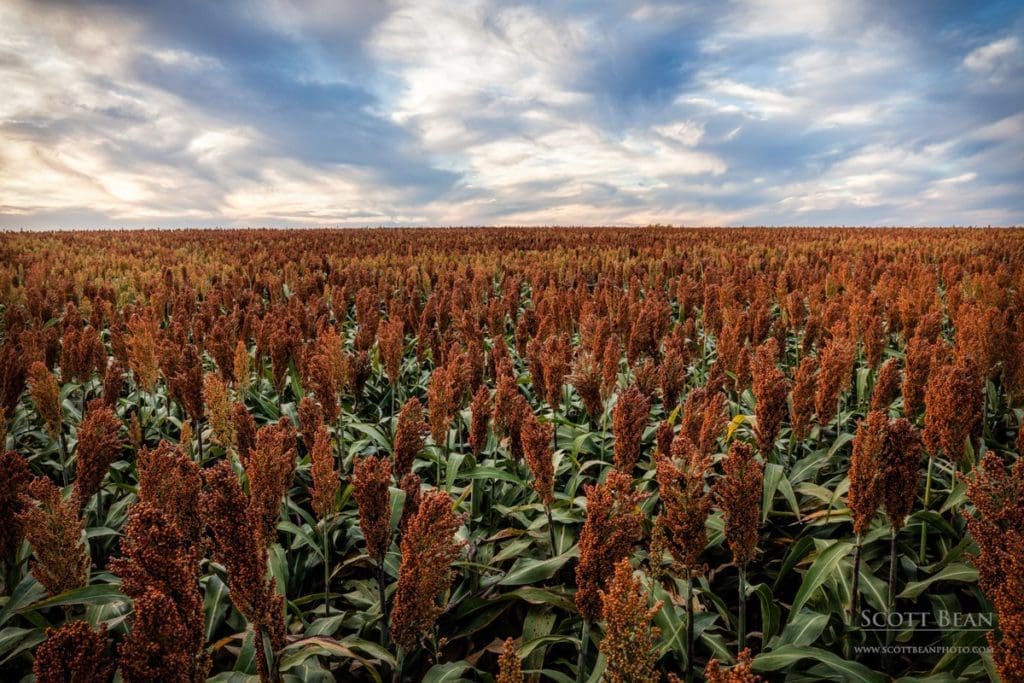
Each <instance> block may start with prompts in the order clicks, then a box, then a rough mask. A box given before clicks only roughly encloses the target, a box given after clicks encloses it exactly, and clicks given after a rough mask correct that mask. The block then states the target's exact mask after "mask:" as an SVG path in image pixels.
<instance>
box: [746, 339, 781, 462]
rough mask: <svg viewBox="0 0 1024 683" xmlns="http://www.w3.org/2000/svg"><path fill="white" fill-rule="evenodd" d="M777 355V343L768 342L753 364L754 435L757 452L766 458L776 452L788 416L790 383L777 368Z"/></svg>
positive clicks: (761, 348)
mask: <svg viewBox="0 0 1024 683" xmlns="http://www.w3.org/2000/svg"><path fill="white" fill-rule="evenodd" d="M778 356H779V345H778V342H776V341H775V339H774V338H772V339H768V340H767V341H766V342H764V343H763V344H762V345H761V346H759V347H757V350H756V351H755V352H754V362H753V364H752V365H751V374H752V375H753V380H754V398H755V399H756V403H755V406H754V414H755V417H756V419H757V427H756V428H755V430H754V435H755V436H756V438H757V447H758V450H760V451H761V454H762V456H763V457H765V458H766V459H767V458H768V457H769V455H770V454H771V453H772V451H773V450H774V449H775V439H777V438H778V436H779V430H780V429H781V428H782V421H783V419H784V418H785V417H786V412H787V406H786V398H787V396H788V395H789V382H788V381H787V380H786V376H785V375H784V374H783V373H782V371H781V370H779V369H778V368H777V367H776V365H775V361H776V359H777V358H778Z"/></svg>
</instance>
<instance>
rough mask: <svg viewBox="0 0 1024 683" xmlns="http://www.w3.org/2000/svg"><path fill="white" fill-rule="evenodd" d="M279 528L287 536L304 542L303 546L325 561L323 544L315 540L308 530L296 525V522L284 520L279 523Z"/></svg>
mask: <svg viewBox="0 0 1024 683" xmlns="http://www.w3.org/2000/svg"><path fill="white" fill-rule="evenodd" d="M277 528H278V530H279V531H283V532H285V533H287V534H291V535H292V536H295V537H296V538H298V539H299V540H300V541H302V544H301V545H305V546H308V547H309V548H311V549H312V550H313V552H315V553H316V556H317V557H319V558H320V559H321V560H322V559H324V551H323V548H321V547H320V546H321V543H320V542H319V541H317V540H316V539H315V538H313V536H312V534H310V533H309V531H307V530H306V529H303V528H302V527H300V526H298V525H296V524H295V523H294V522H289V521H288V520H282V521H280V522H278V523H277ZM300 547H301V546H300Z"/></svg>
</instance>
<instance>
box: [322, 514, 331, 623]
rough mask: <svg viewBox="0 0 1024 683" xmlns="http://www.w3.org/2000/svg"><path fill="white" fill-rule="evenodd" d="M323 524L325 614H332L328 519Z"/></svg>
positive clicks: (327, 615)
mask: <svg viewBox="0 0 1024 683" xmlns="http://www.w3.org/2000/svg"><path fill="white" fill-rule="evenodd" d="M320 523H321V524H322V525H323V529H322V534H321V535H322V536H323V543H324V616H325V617H329V616H331V554H330V539H329V531H330V530H329V529H328V527H327V520H326V519H324V520H321V522H320Z"/></svg>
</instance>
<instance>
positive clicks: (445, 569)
mask: <svg viewBox="0 0 1024 683" xmlns="http://www.w3.org/2000/svg"><path fill="white" fill-rule="evenodd" d="M461 525H462V520H461V519H460V518H459V517H458V516H457V515H456V514H455V513H454V512H453V511H452V499H451V498H450V497H449V496H448V494H447V493H444V492H443V491H430V492H427V493H425V494H423V498H422V500H421V501H420V504H419V509H418V510H417V511H416V514H415V516H413V517H412V518H411V519H410V520H409V524H408V526H407V527H406V529H405V532H404V533H403V535H402V544H401V551H402V563H401V566H400V567H399V572H398V585H397V587H396V589H395V597H394V603H393V605H392V612H391V637H392V639H393V640H394V641H395V643H396V644H398V646H399V647H402V648H404V649H406V650H409V649H411V648H413V647H414V646H415V645H416V643H417V642H418V641H419V640H420V639H421V638H423V637H424V636H425V635H426V634H427V632H428V631H429V630H430V628H431V627H432V626H433V625H434V622H435V621H436V620H437V617H438V616H439V615H440V614H441V612H442V611H443V610H444V607H443V605H442V604H441V603H439V600H440V599H441V598H442V595H443V594H444V593H445V592H446V591H447V590H448V588H449V587H450V585H451V582H452V580H453V579H454V578H455V572H454V570H453V569H452V563H453V562H454V561H455V560H456V559H457V558H458V557H459V554H460V553H461V551H462V546H463V545H464V543H463V542H460V541H456V540H455V538H454V537H455V533H456V532H457V531H458V530H459V527H460V526H461Z"/></svg>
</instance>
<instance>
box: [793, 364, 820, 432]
mask: <svg viewBox="0 0 1024 683" xmlns="http://www.w3.org/2000/svg"><path fill="white" fill-rule="evenodd" d="M817 375H818V361H817V360H816V359H815V358H814V357H813V356H805V357H804V359H803V360H801V361H800V365H799V366H798V367H797V370H796V375H795V376H794V378H793V390H792V392H791V406H790V417H789V419H790V421H791V423H792V426H793V438H794V439H796V440H797V441H803V440H804V438H806V436H807V434H808V432H809V431H810V427H811V420H812V419H813V418H814V390H815V387H816V385H817Z"/></svg>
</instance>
